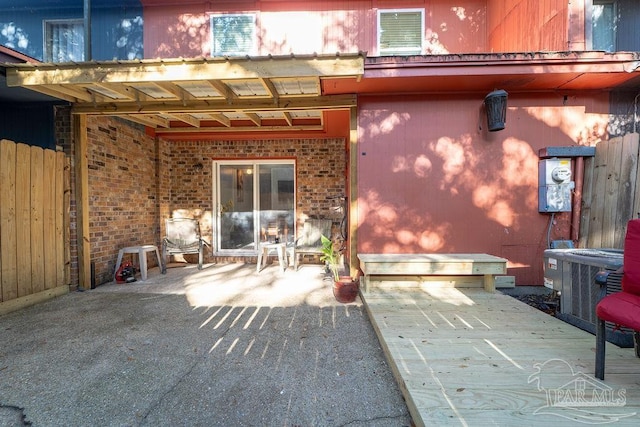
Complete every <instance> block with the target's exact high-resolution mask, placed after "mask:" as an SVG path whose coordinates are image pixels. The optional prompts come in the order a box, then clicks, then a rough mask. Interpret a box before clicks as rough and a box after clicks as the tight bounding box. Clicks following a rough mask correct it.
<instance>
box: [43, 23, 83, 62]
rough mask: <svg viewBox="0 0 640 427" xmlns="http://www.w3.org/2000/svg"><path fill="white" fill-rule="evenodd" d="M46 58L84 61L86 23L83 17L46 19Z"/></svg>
mask: <svg viewBox="0 0 640 427" xmlns="http://www.w3.org/2000/svg"><path fill="white" fill-rule="evenodd" d="M44 60H45V61H46V62H70V61H72V62H80V61H84V24H83V21H82V20H81V19H64V20H54V21H44Z"/></svg>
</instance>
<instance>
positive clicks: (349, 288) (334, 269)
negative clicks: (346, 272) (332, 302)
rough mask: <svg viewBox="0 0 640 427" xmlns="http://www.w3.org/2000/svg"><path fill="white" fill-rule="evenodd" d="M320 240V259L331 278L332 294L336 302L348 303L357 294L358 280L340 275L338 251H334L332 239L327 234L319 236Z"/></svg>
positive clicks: (353, 299)
mask: <svg viewBox="0 0 640 427" xmlns="http://www.w3.org/2000/svg"><path fill="white" fill-rule="evenodd" d="M320 240H321V242H322V249H321V251H322V255H321V256H320V260H321V261H323V262H324V263H325V264H326V265H327V267H328V268H329V271H330V272H331V276H332V279H333V296H334V297H335V298H336V300H337V301H338V302H341V303H350V302H353V301H355V299H356V296H357V295H358V282H357V281H356V280H353V279H352V278H351V277H350V276H341V275H340V267H341V266H340V258H341V254H340V252H338V251H336V250H335V248H334V245H333V240H331V239H329V238H328V237H327V236H324V235H322V236H320Z"/></svg>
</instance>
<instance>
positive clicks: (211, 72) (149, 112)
mask: <svg viewBox="0 0 640 427" xmlns="http://www.w3.org/2000/svg"><path fill="white" fill-rule="evenodd" d="M364 59H365V56H364V54H341V55H306V56H294V55H288V56H277V57H276V56H267V57H243V58H195V59H149V60H135V61H104V62H82V63H37V64H33V63H31V64H9V65H8V66H7V85H8V86H10V87H24V88H27V89H31V90H34V91H36V92H40V93H42V94H45V95H49V96H51V97H54V98H57V99H61V100H65V101H68V102H69V103H71V105H72V109H71V112H72V114H73V116H74V129H73V133H74V139H75V141H76V147H75V148H76V150H75V165H76V206H77V210H78V212H77V221H78V224H77V229H78V265H79V285H80V286H82V287H85V288H86V287H87V284H89V283H90V281H91V273H90V259H91V257H90V245H89V242H90V239H89V235H90V234H89V194H88V188H89V184H88V182H89V179H88V173H89V172H88V165H87V132H86V128H87V126H86V120H87V116H90V115H94V116H95V115H97V116H116V117H120V118H122V119H125V120H129V121H131V122H135V123H138V124H142V125H144V126H147V128H148V129H153V131H152V132H153V133H155V135H156V136H158V137H164V138H168V139H171V138H184V137H185V135H207V134H213V133H221V132H222V133H232V132H301V131H322V130H323V129H324V127H325V122H324V116H325V113H326V112H327V111H335V110H347V111H350V118H351V119H350V132H349V135H350V141H349V144H350V146H355V144H356V142H357V141H356V138H357V128H356V99H357V97H356V95H355V94H353V93H352V94H329V95H327V94H326V88H328V87H333V86H336V85H337V81H341V82H343V83H344V81H346V80H348V81H349V86H352V85H353V84H357V83H358V82H359V81H360V79H361V77H362V76H363V74H364ZM355 152H356V150H351V153H352V154H351V156H352V157H353V156H355ZM349 163H350V168H351V169H350V174H349V175H350V182H349V184H348V185H349V191H350V194H351V198H350V199H351V200H352V203H353V200H356V195H355V192H356V185H355V176H356V170H355V168H356V163H357V162H356V161H355V159H354V158H351V159H350V162H349ZM355 215H356V212H355V207H354V208H353V209H351V224H355V223H356V221H355ZM352 231H353V230H352ZM350 235H351V236H355V234H353V233H351V234H350ZM355 245H356V241H355V238H352V239H351V243H350V249H351V253H354V254H355V247H356V246H355ZM353 258H354V257H352V269H353V268H356V265H354V263H355V262H356V261H357V260H355V259H353Z"/></svg>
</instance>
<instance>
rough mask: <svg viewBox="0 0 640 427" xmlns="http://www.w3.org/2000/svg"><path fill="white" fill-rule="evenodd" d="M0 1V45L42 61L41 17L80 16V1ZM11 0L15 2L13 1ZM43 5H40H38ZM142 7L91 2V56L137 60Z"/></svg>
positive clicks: (129, 1)
mask: <svg viewBox="0 0 640 427" xmlns="http://www.w3.org/2000/svg"><path fill="white" fill-rule="evenodd" d="M11 3H12V2H8V1H5V0H0V44H2V45H4V46H6V47H9V48H11V49H14V50H16V51H18V52H21V53H24V54H26V55H29V56H31V57H33V58H36V59H38V60H42V59H43V57H44V54H43V49H44V48H43V45H44V40H43V38H44V35H43V33H44V31H43V21H44V20H45V19H83V17H84V10H83V1H82V0H76V1H74V2H69V1H36V2H33V1H31V2H29V1H25V2H23V3H28V4H29V6H28V7H27V6H22V5H21V6H14V5H11ZM13 3H15V1H14V2H13ZM39 4H44V5H45V6H43V7H38V5H39ZM142 24H143V19H142V6H141V5H140V2H139V1H138V0H135V1H132V0H124V1H113V2H106V1H104V0H102V1H96V0H93V1H92V10H91V32H92V34H91V38H92V44H91V49H92V56H93V57H92V59H93V60H96V61H104V60H112V59H139V58H142V57H143V56H144V55H143V45H142Z"/></svg>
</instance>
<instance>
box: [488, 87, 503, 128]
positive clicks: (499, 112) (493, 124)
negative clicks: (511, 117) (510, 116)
mask: <svg viewBox="0 0 640 427" xmlns="http://www.w3.org/2000/svg"><path fill="white" fill-rule="evenodd" d="M484 108H485V110H486V112H487V125H488V126H489V132H495V131H498V130H502V129H504V124H505V122H506V121H507V92H506V91H504V90H501V89H500V90H494V91H493V92H491V93H489V94H488V95H487V96H485V97H484Z"/></svg>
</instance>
